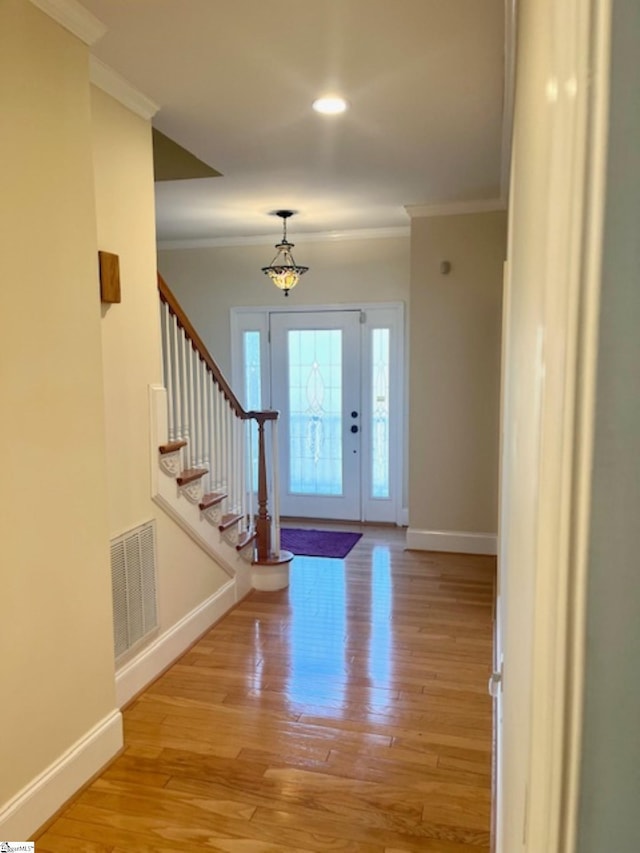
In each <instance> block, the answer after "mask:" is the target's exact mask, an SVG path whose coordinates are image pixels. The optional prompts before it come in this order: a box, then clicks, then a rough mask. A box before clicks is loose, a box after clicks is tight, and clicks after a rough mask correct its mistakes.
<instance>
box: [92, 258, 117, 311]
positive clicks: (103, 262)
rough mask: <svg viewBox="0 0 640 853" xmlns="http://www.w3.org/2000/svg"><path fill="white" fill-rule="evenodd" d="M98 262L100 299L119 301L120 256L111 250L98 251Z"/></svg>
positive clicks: (103, 300) (102, 300)
mask: <svg viewBox="0 0 640 853" xmlns="http://www.w3.org/2000/svg"><path fill="white" fill-rule="evenodd" d="M98 259H99V262H100V301H101V302H120V301H121V299H120V258H119V257H118V255H114V254H112V253H111V252H98Z"/></svg>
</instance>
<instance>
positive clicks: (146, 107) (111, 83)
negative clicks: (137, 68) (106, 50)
mask: <svg viewBox="0 0 640 853" xmlns="http://www.w3.org/2000/svg"><path fill="white" fill-rule="evenodd" d="M89 79H90V80H91V82H92V83H93V85H94V86H97V87H98V89H102V91H103V92H106V93H107V95H111V97H112V98H115V99H116V100H117V101H120V103H121V104H122V105H123V106H125V107H127V109H129V110H131V112H133V113H136V115H139V116H140V117H141V118H143V119H146V120H147V121H149V120H150V119H152V118H153V117H154V115H155V114H156V113H157V112H158V110H159V109H160V107H159V106H158V105H157V104H156V103H155V102H154V101H152V100H151V99H150V98H147V96H146V95H143V94H142V92H140V91H139V90H138V89H136V88H135V86H132V85H131V83H129V81H128V80H125V78H124V77H121V76H120V74H118V72H117V71H114V70H113V68H110V67H109V66H108V65H105V64H104V62H102V60H100V59H98V58H97V57H95V56H91V57H90V58H89Z"/></svg>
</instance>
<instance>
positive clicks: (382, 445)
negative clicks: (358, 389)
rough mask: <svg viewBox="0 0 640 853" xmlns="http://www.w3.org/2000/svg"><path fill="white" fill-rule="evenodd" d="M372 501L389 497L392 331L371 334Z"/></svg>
mask: <svg viewBox="0 0 640 853" xmlns="http://www.w3.org/2000/svg"><path fill="white" fill-rule="evenodd" d="M371 350H372V355H373V358H372V360H371V390H372V397H373V399H372V401H371V413H372V418H371V438H372V440H371V469H372V470H371V497H372V498H388V497H389V329H373V331H372V334H371Z"/></svg>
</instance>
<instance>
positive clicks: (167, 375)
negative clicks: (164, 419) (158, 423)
mask: <svg viewBox="0 0 640 853" xmlns="http://www.w3.org/2000/svg"><path fill="white" fill-rule="evenodd" d="M160 317H161V323H160V326H161V330H162V369H163V372H164V384H165V388H166V389H167V416H168V421H169V441H175V438H176V424H175V412H174V409H173V382H172V364H171V315H170V313H169V306H168V305H167V303H166V302H162V301H161V302H160Z"/></svg>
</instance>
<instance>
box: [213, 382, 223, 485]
mask: <svg viewBox="0 0 640 853" xmlns="http://www.w3.org/2000/svg"><path fill="white" fill-rule="evenodd" d="M212 384H213V394H212V403H213V455H214V459H215V482H216V491H221V490H222V469H221V467H220V442H221V440H222V435H221V431H220V389H219V388H218V386H217V385H216V383H215V382H213V383H212Z"/></svg>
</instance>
